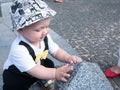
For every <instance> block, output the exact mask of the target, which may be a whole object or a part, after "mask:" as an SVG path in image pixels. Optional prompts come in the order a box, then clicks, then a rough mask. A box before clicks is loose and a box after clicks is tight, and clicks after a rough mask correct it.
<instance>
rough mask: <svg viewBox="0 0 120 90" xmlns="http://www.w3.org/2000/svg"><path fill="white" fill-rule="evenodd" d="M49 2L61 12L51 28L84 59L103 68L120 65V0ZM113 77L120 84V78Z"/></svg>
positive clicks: (47, 0)
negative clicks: (119, 63) (119, 53)
mask: <svg viewBox="0 0 120 90" xmlns="http://www.w3.org/2000/svg"><path fill="white" fill-rule="evenodd" d="M45 1H46V2H47V3H48V4H49V5H50V6H51V7H52V8H53V9H54V10H56V11H57V15H56V17H55V18H54V19H53V20H52V21H53V24H52V25H51V27H52V28H53V30H55V32H57V33H58V34H59V35H60V36H62V37H63V38H64V39H65V40H66V41H67V42H68V43H69V44H70V45H71V46H72V47H73V48H74V49H75V50H76V51H77V52H78V53H79V55H81V57H82V58H83V59H84V60H86V61H90V62H96V63H98V64H99V65H100V67H101V69H102V70H103V71H104V70H105V69H106V68H108V67H110V66H113V65H115V64H117V62H118V48H119V47H120V29H119V27H120V23H119V21H120V0H63V3H54V2H53V1H51V0H45ZM109 80H110V81H111V83H112V84H116V83H117V86H119V87H120V77H118V78H115V79H109ZM114 87H116V86H115V85H114ZM115 90H120V88H118V89H115Z"/></svg>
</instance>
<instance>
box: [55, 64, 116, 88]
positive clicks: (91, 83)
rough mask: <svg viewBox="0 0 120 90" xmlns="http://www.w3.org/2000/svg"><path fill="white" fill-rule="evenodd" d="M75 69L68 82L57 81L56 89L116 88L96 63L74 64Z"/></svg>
mask: <svg viewBox="0 0 120 90" xmlns="http://www.w3.org/2000/svg"><path fill="white" fill-rule="evenodd" d="M72 65H73V67H74V71H73V72H71V77H70V78H69V79H68V81H67V83H64V82H60V81H56V88H55V90H114V89H113V87H112V86H111V84H110V83H109V81H108V80H107V79H106V77H105V76H104V74H103V72H102V71H101V69H100V68H99V66H98V65H97V64H95V63H89V62H82V63H76V64H72Z"/></svg>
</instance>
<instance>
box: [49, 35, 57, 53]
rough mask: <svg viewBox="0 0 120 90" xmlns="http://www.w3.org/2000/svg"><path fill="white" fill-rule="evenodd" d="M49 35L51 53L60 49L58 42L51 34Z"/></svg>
mask: <svg viewBox="0 0 120 90" xmlns="http://www.w3.org/2000/svg"><path fill="white" fill-rule="evenodd" d="M47 37H48V46H49V53H50V54H53V53H54V52H56V51H57V50H58V49H59V46H58V45H57V43H55V42H54V41H53V40H52V38H51V36H50V35H47Z"/></svg>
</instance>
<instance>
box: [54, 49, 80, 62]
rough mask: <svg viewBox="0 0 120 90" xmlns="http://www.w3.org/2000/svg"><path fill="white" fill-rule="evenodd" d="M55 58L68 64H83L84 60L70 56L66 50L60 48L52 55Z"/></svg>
mask: <svg viewBox="0 0 120 90" xmlns="http://www.w3.org/2000/svg"><path fill="white" fill-rule="evenodd" d="M52 56H53V57H54V58H56V59H57V60H59V61H62V62H66V63H76V62H81V61H82V59H81V58H80V57H78V56H74V55H70V54H69V53H67V52H66V51H65V50H63V49H61V48H59V49H58V50H57V51H56V52H55V53H53V54H52Z"/></svg>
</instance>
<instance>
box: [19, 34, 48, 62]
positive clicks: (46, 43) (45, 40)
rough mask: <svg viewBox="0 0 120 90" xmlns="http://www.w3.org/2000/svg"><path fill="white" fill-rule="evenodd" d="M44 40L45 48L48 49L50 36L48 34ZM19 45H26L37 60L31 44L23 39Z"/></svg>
mask: <svg viewBox="0 0 120 90" xmlns="http://www.w3.org/2000/svg"><path fill="white" fill-rule="evenodd" d="M44 42H45V49H44V50H48V38H47V36H46V37H45V38H44ZM19 45H24V46H25V47H26V48H27V50H28V51H29V54H30V55H31V56H32V58H33V60H35V58H36V55H35V52H34V50H33V49H32V47H31V46H30V45H29V44H27V43H25V42H23V41H20V43H19Z"/></svg>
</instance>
